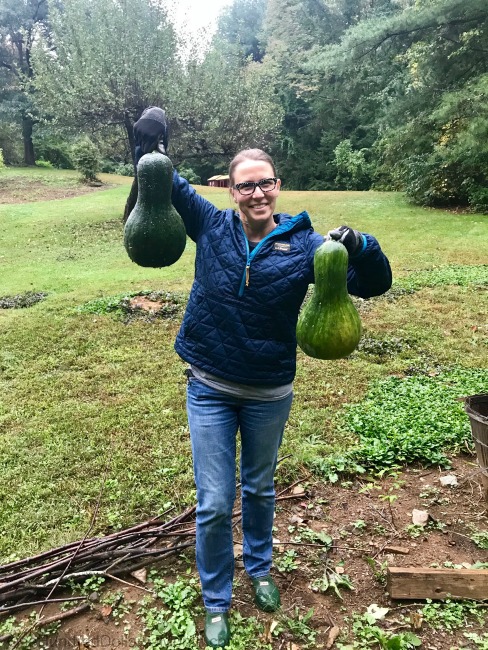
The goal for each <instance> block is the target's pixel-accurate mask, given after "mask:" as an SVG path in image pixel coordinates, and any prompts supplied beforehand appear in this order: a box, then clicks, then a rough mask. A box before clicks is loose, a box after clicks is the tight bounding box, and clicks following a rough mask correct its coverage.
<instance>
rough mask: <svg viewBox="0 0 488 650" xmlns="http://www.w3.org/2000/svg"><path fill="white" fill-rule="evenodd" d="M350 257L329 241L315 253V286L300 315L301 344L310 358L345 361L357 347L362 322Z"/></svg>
mask: <svg viewBox="0 0 488 650" xmlns="http://www.w3.org/2000/svg"><path fill="white" fill-rule="evenodd" d="M347 266H348V254H347V250H346V248H345V246H343V245H342V244H341V243H340V242H337V241H333V240H329V241H326V242H324V243H323V244H322V245H321V246H319V248H317V250H316V251H315V257H314V269H315V287H314V290H313V294H312V296H311V298H310V300H308V302H307V303H306V305H305V306H304V307H303V309H302V311H301V312H300V316H299V318H298V324H297V342H298V345H299V346H300V347H301V349H302V350H303V351H304V352H305V354H307V355H308V356H310V357H315V358H317V359H341V358H343V357H347V355H349V354H351V352H352V351H353V350H354V349H355V348H356V347H357V345H358V343H359V339H360V338H361V319H360V318H359V314H358V312H357V310H356V307H355V306H354V304H353V302H352V300H351V298H350V296H349V294H348V292H347Z"/></svg>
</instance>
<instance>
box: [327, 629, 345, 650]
mask: <svg viewBox="0 0 488 650" xmlns="http://www.w3.org/2000/svg"><path fill="white" fill-rule="evenodd" d="M340 633H341V628H340V627H337V625H334V627H331V628H330V630H329V635H328V637H327V643H326V644H325V647H326V648H327V650H329V648H332V646H333V645H334V643H335V642H336V640H337V637H338V636H339V634H340Z"/></svg>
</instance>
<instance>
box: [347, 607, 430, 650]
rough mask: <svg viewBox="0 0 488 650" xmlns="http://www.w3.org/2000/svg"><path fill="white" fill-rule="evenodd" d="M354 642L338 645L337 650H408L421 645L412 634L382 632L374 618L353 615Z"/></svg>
mask: <svg viewBox="0 0 488 650" xmlns="http://www.w3.org/2000/svg"><path fill="white" fill-rule="evenodd" d="M351 631H352V635H353V637H354V640H353V642H352V643H338V644H337V649H338V650H364V649H365V648H381V650H410V649H411V648H418V647H420V646H421V645H422V642H421V640H420V639H419V637H418V636H417V635H416V634H413V633H412V632H400V633H398V634H395V633H391V632H387V631H385V630H382V629H381V628H380V627H379V625H378V624H377V619H376V618H375V616H373V615H371V614H370V613H368V612H366V613H365V614H354V615H353V617H352V626H351Z"/></svg>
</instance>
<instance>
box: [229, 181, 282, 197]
mask: <svg viewBox="0 0 488 650" xmlns="http://www.w3.org/2000/svg"><path fill="white" fill-rule="evenodd" d="M278 180H279V179H278V178H274V177H270V178H262V179H261V180H260V181H257V183H255V182H254V181H245V182H244V183H237V184H236V185H232V189H233V190H237V191H238V192H239V194H241V195H242V196H251V194H254V192H255V191H256V188H257V187H259V189H260V190H261V192H272V191H273V190H274V189H275V187H276V184H277V183H278ZM269 181H273V183H274V185H273V187H271V188H270V189H269V190H265V189H264V187H263V183H268V182H269ZM244 187H247V188H250V187H252V188H253V189H252V192H241V189H243V188H244Z"/></svg>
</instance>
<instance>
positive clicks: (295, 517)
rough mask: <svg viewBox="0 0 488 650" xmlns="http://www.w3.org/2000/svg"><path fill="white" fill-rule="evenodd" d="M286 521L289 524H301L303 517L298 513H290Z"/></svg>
mask: <svg viewBox="0 0 488 650" xmlns="http://www.w3.org/2000/svg"><path fill="white" fill-rule="evenodd" d="M288 521H289V522H290V524H303V518H302V517H299V516H298V515H292V516H291V517H290V519H289V520H288Z"/></svg>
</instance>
